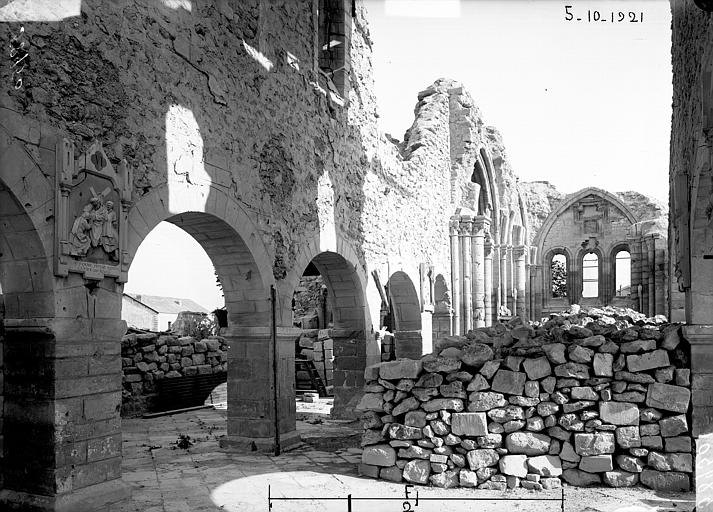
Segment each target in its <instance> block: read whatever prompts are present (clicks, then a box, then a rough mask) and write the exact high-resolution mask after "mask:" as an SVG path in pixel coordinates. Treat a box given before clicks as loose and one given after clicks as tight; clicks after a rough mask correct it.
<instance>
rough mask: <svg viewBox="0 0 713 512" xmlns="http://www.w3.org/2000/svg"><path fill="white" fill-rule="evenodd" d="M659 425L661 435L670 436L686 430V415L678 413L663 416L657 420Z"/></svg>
mask: <svg viewBox="0 0 713 512" xmlns="http://www.w3.org/2000/svg"><path fill="white" fill-rule="evenodd" d="M659 427H660V428H661V435H662V436H663V437H672V436H677V435H679V434H683V433H684V432H688V422H687V421H686V415H685V414H679V415H677V416H671V417H668V418H664V419H662V420H660V421H659Z"/></svg>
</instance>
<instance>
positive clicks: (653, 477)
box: [640, 468, 691, 492]
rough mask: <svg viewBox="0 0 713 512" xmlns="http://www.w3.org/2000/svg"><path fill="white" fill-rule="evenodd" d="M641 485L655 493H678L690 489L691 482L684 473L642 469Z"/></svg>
mask: <svg viewBox="0 0 713 512" xmlns="http://www.w3.org/2000/svg"><path fill="white" fill-rule="evenodd" d="M640 480H641V483H642V484H644V485H645V486H646V487H650V488H652V489H655V490H657V491H669V492H680V491H688V490H690V488H691V480H690V478H689V476H688V475H687V474H686V473H677V472H675V471H656V470H654V469H648V468H647V469H644V470H643V471H642V472H641V478H640Z"/></svg>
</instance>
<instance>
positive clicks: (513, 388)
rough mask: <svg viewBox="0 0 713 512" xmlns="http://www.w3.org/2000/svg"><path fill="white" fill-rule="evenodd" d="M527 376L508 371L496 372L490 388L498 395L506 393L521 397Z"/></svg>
mask: <svg viewBox="0 0 713 512" xmlns="http://www.w3.org/2000/svg"><path fill="white" fill-rule="evenodd" d="M526 380H527V376H526V375H525V374H524V373H522V372H513V371H510V370H498V372H497V373H496V374H495V377H493V382H492V384H491V386H490V388H491V389H492V390H493V391H495V392H499V393H508V394H510V395H522V394H523V391H524V390H525V381H526Z"/></svg>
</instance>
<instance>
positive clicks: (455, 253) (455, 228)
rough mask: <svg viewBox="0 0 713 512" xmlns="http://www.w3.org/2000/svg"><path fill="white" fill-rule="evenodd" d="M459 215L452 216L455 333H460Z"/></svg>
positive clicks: (453, 329)
mask: <svg viewBox="0 0 713 512" xmlns="http://www.w3.org/2000/svg"><path fill="white" fill-rule="evenodd" d="M458 226H459V222H458V217H457V216H454V217H451V224H450V237H451V290H452V292H453V328H452V332H453V334H454V335H458V334H460V247H459V245H458Z"/></svg>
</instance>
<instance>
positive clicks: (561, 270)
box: [550, 254, 567, 299]
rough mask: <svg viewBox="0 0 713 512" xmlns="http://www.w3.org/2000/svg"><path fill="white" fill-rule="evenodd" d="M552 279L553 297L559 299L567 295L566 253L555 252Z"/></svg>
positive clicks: (551, 266) (551, 268) (551, 267)
mask: <svg viewBox="0 0 713 512" xmlns="http://www.w3.org/2000/svg"><path fill="white" fill-rule="evenodd" d="M550 276H551V279H552V281H551V282H552V298H553V299H559V298H562V297H566V296H567V257H566V256H565V255H564V254H555V255H554V256H553V258H552V263H551V264H550Z"/></svg>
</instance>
